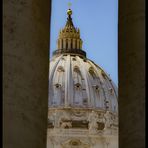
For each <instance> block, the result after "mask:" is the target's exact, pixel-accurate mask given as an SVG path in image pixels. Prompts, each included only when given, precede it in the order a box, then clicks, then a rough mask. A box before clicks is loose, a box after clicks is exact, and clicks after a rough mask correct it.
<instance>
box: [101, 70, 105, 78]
mask: <svg viewBox="0 0 148 148" xmlns="http://www.w3.org/2000/svg"><path fill="white" fill-rule="evenodd" d="M101 74H102V76H103V78H104V79H106V76H105V73H104V71H102V72H101Z"/></svg>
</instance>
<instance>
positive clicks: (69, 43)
mask: <svg viewBox="0 0 148 148" xmlns="http://www.w3.org/2000/svg"><path fill="white" fill-rule="evenodd" d="M68 49H71V39H68Z"/></svg>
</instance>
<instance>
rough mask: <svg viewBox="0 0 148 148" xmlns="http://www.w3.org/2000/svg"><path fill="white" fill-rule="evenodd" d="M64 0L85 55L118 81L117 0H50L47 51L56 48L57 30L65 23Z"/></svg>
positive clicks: (116, 82) (65, 8)
mask: <svg viewBox="0 0 148 148" xmlns="http://www.w3.org/2000/svg"><path fill="white" fill-rule="evenodd" d="M68 2H71V3H72V6H71V9H72V11H73V14H72V18H73V23H74V25H75V27H78V28H80V33H81V39H82V40H83V50H85V51H86V53H87V57H88V58H89V59H91V60H93V61H94V62H95V63H96V64H97V65H99V66H100V67H102V68H103V69H104V70H105V72H107V73H108V74H110V77H111V79H112V80H113V81H114V82H115V84H116V85H118V0H52V12H51V32H50V52H53V51H54V50H55V49H56V40H57V38H58V33H59V30H60V28H63V27H64V26H65V23H66V18H67V13H66V11H67V9H68ZM50 55H52V54H50Z"/></svg>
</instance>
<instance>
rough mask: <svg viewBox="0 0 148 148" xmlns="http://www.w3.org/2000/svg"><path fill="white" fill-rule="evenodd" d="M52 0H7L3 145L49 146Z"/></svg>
mask: <svg viewBox="0 0 148 148" xmlns="http://www.w3.org/2000/svg"><path fill="white" fill-rule="evenodd" d="M49 22H50V0H43V1H42V0H28V1H26V0H19V1H16V0H4V1H3V145H4V148H45V147H46V126H47V109H48V70H49V35H50V34H49V25H50V24H49Z"/></svg>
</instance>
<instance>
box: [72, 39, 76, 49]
mask: <svg viewBox="0 0 148 148" xmlns="http://www.w3.org/2000/svg"><path fill="white" fill-rule="evenodd" d="M72 48H73V49H75V48H76V39H73V47H72Z"/></svg>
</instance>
